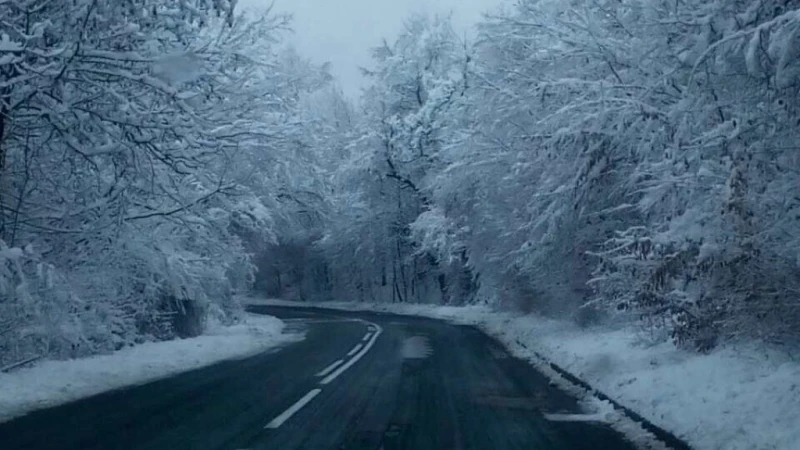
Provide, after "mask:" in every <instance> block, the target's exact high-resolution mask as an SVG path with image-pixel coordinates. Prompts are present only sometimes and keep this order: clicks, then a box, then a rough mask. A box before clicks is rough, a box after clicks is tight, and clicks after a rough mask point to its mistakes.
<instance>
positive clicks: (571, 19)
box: [301, 0, 800, 350]
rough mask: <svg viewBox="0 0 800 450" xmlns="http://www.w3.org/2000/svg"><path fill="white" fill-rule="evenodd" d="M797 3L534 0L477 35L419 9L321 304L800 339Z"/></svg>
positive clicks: (352, 153)
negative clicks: (467, 38)
mask: <svg viewBox="0 0 800 450" xmlns="http://www.w3.org/2000/svg"><path fill="white" fill-rule="evenodd" d="M798 8H800V2H797V1H782V0H716V1H707V0H677V1H676V0H597V1H592V2H585V1H563V0H521V1H519V2H517V4H516V5H515V6H514V7H513V8H512V9H510V10H507V11H503V12H499V13H497V14H494V15H490V16H488V17H486V19H485V20H484V21H483V23H481V24H480V29H479V35H478V37H477V39H476V40H475V42H473V43H469V44H467V43H465V42H463V41H462V40H461V39H459V35H458V34H457V33H455V32H454V31H453V29H452V27H451V25H450V23H449V21H448V20H446V19H426V18H420V17H417V18H412V19H410V20H409V21H408V23H407V26H406V28H405V31H404V32H403V33H402V35H401V36H400V37H399V38H398V39H397V40H395V41H393V42H390V43H385V44H384V45H381V46H380V47H378V48H376V49H375V50H374V68H373V69H372V70H371V71H370V72H369V74H368V75H369V76H370V79H371V84H370V87H369V88H368V89H366V90H365V92H364V95H363V98H362V103H361V106H360V110H359V115H358V120H357V121H356V122H354V124H353V126H352V127H351V128H350V129H348V130H347V131H346V133H345V134H344V135H345V137H346V139H345V142H346V146H347V147H346V148H347V153H348V154H349V157H348V159H347V160H346V162H345V163H343V165H342V168H341V169H340V170H339V174H338V178H337V179H336V180H335V183H334V186H335V195H334V196H333V197H331V202H330V212H329V214H328V220H327V221H326V222H325V223H324V224H323V225H321V226H320V227H319V228H317V229H315V231H314V232H315V233H318V234H321V238H319V239H316V240H315V244H314V246H313V249H312V250H313V251H311V252H310V253H307V254H306V256H305V257H304V258H305V259H304V264H303V266H302V267H304V271H305V274H304V275H303V276H302V277H301V278H302V280H305V281H304V283H305V285H307V287H306V291H305V292H304V293H303V296H302V297H303V298H312V299H328V298H332V299H337V300H363V301H395V302H434V303H447V304H451V303H468V302H475V301H488V302H493V303H499V304H502V305H505V306H507V307H516V308H522V309H525V310H530V311H536V312H539V313H543V314H549V315H558V316H562V317H564V316H572V317H574V318H575V319H576V320H578V321H580V322H582V323H587V322H590V321H592V320H594V319H596V318H598V317H601V316H607V315H609V314H615V315H620V314H623V315H626V316H628V317H635V318H637V319H641V320H642V322H643V324H645V325H646V326H647V327H648V329H649V330H651V331H652V332H653V336H655V337H656V338H667V337H672V338H673V339H675V341H676V342H677V343H678V344H679V345H681V346H684V347H687V348H692V349H698V350H705V349H708V348H711V347H713V346H714V345H715V344H716V343H718V342H719V341H720V340H721V339H733V338H738V337H744V338H759V339H766V340H769V341H772V342H781V343H791V344H797V343H798V338H800V333H798V330H800V300H798V298H800V297H798V293H799V292H800V277H798V273H800V265H799V264H800V259H799V258H798V256H799V255H800V254H799V253H798V251H799V250H800V242H798V239H799V238H800V214H799V213H800V209H799V207H800V196H799V195H798V188H800V151H799V150H800V149H798V144H797V143H798V142H800V140H799V139H798V138H799V137H800V136H798V130H800V114H799V111H798V107H799V106H800V101H799V100H800V99H799V98H798V94H799V91H798V89H799V88H800V11H798ZM312 272H313V273H312ZM309 279H311V280H313V282H309V281H308V280H309ZM312 288H316V289H315V290H314V289H312Z"/></svg>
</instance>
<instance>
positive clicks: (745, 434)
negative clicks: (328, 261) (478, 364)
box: [249, 300, 800, 450]
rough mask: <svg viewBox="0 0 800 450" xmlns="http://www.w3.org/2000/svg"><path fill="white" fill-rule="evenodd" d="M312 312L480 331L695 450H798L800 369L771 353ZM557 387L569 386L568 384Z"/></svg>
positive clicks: (520, 322)
mask: <svg viewBox="0 0 800 450" xmlns="http://www.w3.org/2000/svg"><path fill="white" fill-rule="evenodd" d="M266 302H267V303H269V304H273V305H274V304H287V305H295V306H296V305H297V303H293V302H281V301H275V300H268V301H266ZM249 303H252V301H250V302H249ZM309 306H322V307H326V308H336V309H346V310H370V311H380V312H391V313H396V314H407V315H417V316H424V317H431V318H437V319H444V320H447V321H450V322H453V323H458V324H468V325H475V326H478V327H480V328H481V329H483V330H484V331H485V332H487V333H488V334H490V335H492V336H494V337H496V338H497V339H498V340H499V341H500V342H502V343H503V344H504V345H506V347H507V348H508V349H509V350H510V351H512V352H513V353H514V354H515V355H516V356H518V357H521V358H524V359H527V360H529V361H531V362H532V363H534V365H536V366H537V367H538V368H540V369H544V371H545V372H546V373H547V374H548V375H550V376H555V377H558V375H557V374H556V373H555V372H554V371H552V370H548V369H549V366H548V365H547V364H546V361H544V360H543V359H542V358H544V359H545V360H549V361H551V362H553V363H555V364H557V365H558V366H560V367H562V368H563V369H566V370H567V371H568V372H570V373H571V374H573V375H575V376H576V377H578V378H580V379H582V380H583V381H586V382H588V383H589V384H591V385H592V386H593V387H594V388H595V389H597V390H599V391H601V392H603V393H605V394H606V395H608V396H609V397H610V398H612V399H614V400H615V401H617V402H618V403H620V404H622V405H624V406H626V407H628V408H629V409H631V410H633V411H635V412H636V413H638V414H640V415H641V416H643V417H644V418H646V419H647V420H649V421H650V422H652V423H653V424H655V425H657V426H659V427H661V428H663V429H665V430H668V431H670V432H672V433H673V434H675V435H676V436H678V437H679V438H681V439H683V440H685V441H686V442H688V443H689V444H690V445H691V446H692V447H693V448H695V449H697V450H797V449H799V448H800V406H799V405H800V363H798V362H796V361H792V359H791V358H790V357H789V356H787V355H785V354H781V353H779V352H777V351H774V350H771V349H767V348H758V347H756V346H755V345H753V346H749V347H748V346H740V347H733V346H728V347H723V348H720V349H717V350H716V351H713V352H712V353H710V354H707V355H700V354H692V353H688V352H684V351H681V350H678V349H677V348H675V346H674V345H672V344H670V343H660V344H656V345H652V344H649V343H648V342H647V339H646V336H644V335H643V333H641V332H640V331H639V330H636V329H632V328H622V329H611V328H593V329H580V328H578V327H576V326H575V325H573V324H572V323H569V322H565V321H556V320H550V319H545V318H542V317H539V316H535V315H520V314H513V313H505V312H496V311H493V310H492V309H490V308H488V307H463V308H462V307H442V306H431V305H405V304H395V305H391V304H377V305H372V304H356V303H338V302H337V303H324V304H318V305H313V304H312V305H309ZM556 381H557V382H558V383H559V384H560V385H563V381H565V380H563V379H559V380H556Z"/></svg>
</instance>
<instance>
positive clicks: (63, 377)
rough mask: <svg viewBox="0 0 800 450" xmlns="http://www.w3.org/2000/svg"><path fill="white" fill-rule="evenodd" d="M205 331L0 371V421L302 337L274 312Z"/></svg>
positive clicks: (255, 351)
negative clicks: (290, 330)
mask: <svg viewBox="0 0 800 450" xmlns="http://www.w3.org/2000/svg"><path fill="white" fill-rule="evenodd" d="M245 318H246V320H245V321H244V322H243V323H241V324H238V325H234V326H230V327H223V326H213V327H211V329H210V330H209V331H208V333H207V334H206V335H204V336H200V337H197V338H192V339H182V340H175V341H167V342H152V343H145V344H142V345H137V346H135V347H130V348H126V349H122V350H120V351H117V352H114V353H112V354H109V355H98V356H93V357H89V358H82V359H76V360H69V361H43V362H41V363H38V364H36V365H34V366H33V367H30V368H24V369H19V370H16V371H14V372H11V373H8V374H0V422H2V421H6V420H9V419H11V418H13V417H17V416H20V415H23V414H26V413H28V412H31V411H34V410H37V409H42V408H47V407H52V406H56V405H60V404H64V403H68V402H70V401H73V400H77V399H80V398H84V397H88V396H91V395H95V394H99V393H101V392H105V391H109V390H113V389H119V388H123V387H126V386H131V385H137V384H142V383H146V382H148V381H153V380H156V379H159V378H164V377H166V376H169V375H174V374H177V373H180V372H185V371H188V370H192V369H197V368H200V367H204V366H208V365H211V364H214V363H217V362H220V361H224V360H229V359H239V358H246V357H248V356H253V355H255V354H258V353H261V352H263V351H266V350H269V349H271V348H274V347H277V346H280V345H285V344H287V343H289V342H293V341H297V340H300V339H302V336H301V335H297V334H287V333H284V332H283V328H284V323H283V322H282V321H281V320H279V319H278V318H276V317H271V316H263V315H254V314H248V315H246V317H245Z"/></svg>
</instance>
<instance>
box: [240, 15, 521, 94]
mask: <svg viewBox="0 0 800 450" xmlns="http://www.w3.org/2000/svg"><path fill="white" fill-rule="evenodd" d="M507 1H508V0H275V5H276V9H277V10H279V11H285V12H291V13H292V14H293V15H294V22H293V25H292V27H293V28H294V30H295V35H294V36H293V37H292V42H293V44H294V46H295V47H296V48H297V50H298V51H299V52H300V53H301V54H302V55H305V56H307V57H309V58H311V59H313V60H314V61H316V62H319V63H323V62H330V63H332V64H333V67H332V71H333V74H334V75H335V76H336V77H337V78H338V80H339V82H340V84H341V85H342V88H343V89H344V91H345V93H346V94H347V95H349V96H351V97H357V96H358V94H359V91H360V88H361V86H362V84H363V79H362V77H361V74H360V72H359V70H358V69H359V67H365V66H369V64H370V58H369V49H370V48H372V47H375V46H377V45H379V44H380V42H381V39H383V38H386V39H387V40H392V39H393V38H394V37H395V36H396V35H397V34H398V33H399V31H400V30H401V28H402V26H403V22H404V21H405V19H406V18H407V17H408V16H409V15H410V14H412V13H419V12H424V13H429V14H447V13H450V12H452V13H453V19H454V22H455V24H456V26H457V27H458V28H459V30H458V31H460V32H466V31H468V30H470V29H471V28H472V26H473V25H474V24H475V23H476V22H478V21H479V20H480V18H481V13H483V12H485V11H489V10H494V9H495V8H497V7H498V6H499V5H501V4H503V3H504V2H507ZM270 3H272V0H239V5H240V6H241V7H245V8H247V7H253V6H255V7H258V6H267V5H269V4H270Z"/></svg>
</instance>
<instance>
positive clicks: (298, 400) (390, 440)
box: [0, 307, 633, 450]
mask: <svg viewBox="0 0 800 450" xmlns="http://www.w3.org/2000/svg"><path fill="white" fill-rule="evenodd" d="M254 312H258V313H264V314H271V315H275V316H278V317H281V318H282V319H284V320H286V321H287V322H288V323H289V324H290V326H291V327H292V328H294V329H295V330H300V329H302V330H303V331H304V332H305V333H306V339H305V340H303V341H301V342H298V343H295V344H291V345H289V346H287V347H285V348H282V349H280V350H277V351H272V352H267V353H265V354H262V355H259V356H256V357H252V358H249V359H246V360H240V361H229V362H224V363H221V364H217V365H214V366H211V367H207V368H204V369H200V370H195V371H192V372H188V373H185V374H183V375H180V376H176V377H173V378H169V379H165V380H161V381H156V382H153V383H149V384H146V385H142V386H137V387H133V388H129V389H124V390H120V391H115V392H110V393H106V394H102V395H99V396H96V397H92V398H89V399H85V400H82V401H78V402H75V403H72V404H68V405H65V406H61V407H57V408H52V409H47V410H43V411H39V412H35V413H32V414H29V415H27V416H24V417H22V418H19V419H16V420H14V421H11V422H7V423H4V424H0V449H3V450H55V449H58V450H67V449H70V450H71V449H75V450H94V449H97V450H112V449H120V450H122V449H125V450H132V449H142V450H145V449H146V450H168V449H169V450H181V449H187V450H188V449H203V450H205V449H219V450H237V449H275V450H291V449H331V450H351V449H359V450H360V449H370V450H395V449H410V450H429V449H430V450H434V449H435V450H441V449H481V450H485V449H491V450H504V449H541V450H567V449H570V450H581V449H585V450H629V449H633V446H631V445H630V444H628V443H627V442H626V441H625V440H624V439H623V438H622V437H621V436H619V435H618V434H616V433H615V432H613V431H611V430H610V429H609V428H606V427H604V426H602V425H600V424H594V423H587V422H561V421H550V420H547V419H546V418H545V414H546V413H579V412H580V410H579V408H578V405H577V402H576V401H575V400H574V399H572V398H570V397H569V396H567V395H565V394H563V393H561V392H559V391H558V390H556V389H555V388H553V387H552V386H550V384H549V383H548V380H547V379H546V378H545V377H543V376H542V375H541V374H539V373H537V372H536V371H534V370H533V369H532V368H531V367H530V366H529V365H528V364H527V363H525V362H523V361H520V360H518V359H515V358H512V357H510V356H509V355H508V354H507V353H506V352H505V350H504V349H503V348H502V347H501V346H500V345H499V344H497V343H496V342H494V341H493V340H491V339H490V338H488V337H486V336H485V335H483V334H482V333H480V332H479V331H477V330H475V329H474V328H471V327H460V326H453V325H448V324H445V323H442V322H439V321H433V320H427V319H421V318H406V317H398V316H392V315H379V314H370V313H343V312H342V313H338V312H333V311H324V310H310V309H295V308H279V307H255V308H254Z"/></svg>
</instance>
